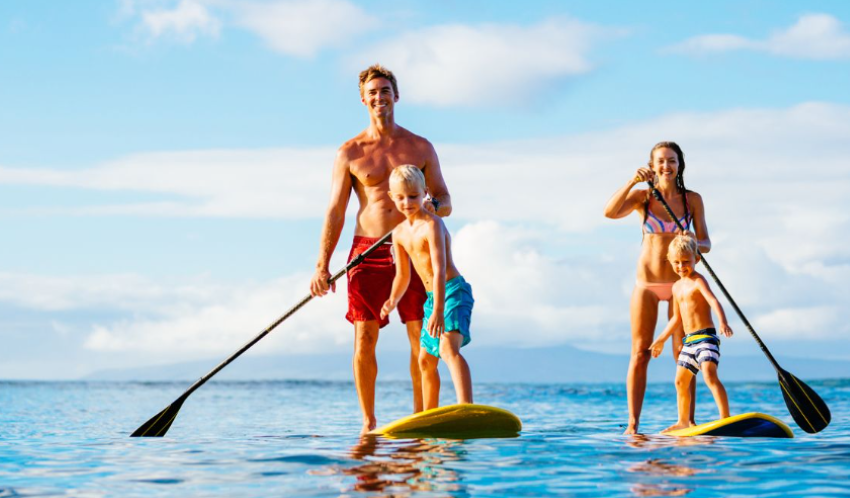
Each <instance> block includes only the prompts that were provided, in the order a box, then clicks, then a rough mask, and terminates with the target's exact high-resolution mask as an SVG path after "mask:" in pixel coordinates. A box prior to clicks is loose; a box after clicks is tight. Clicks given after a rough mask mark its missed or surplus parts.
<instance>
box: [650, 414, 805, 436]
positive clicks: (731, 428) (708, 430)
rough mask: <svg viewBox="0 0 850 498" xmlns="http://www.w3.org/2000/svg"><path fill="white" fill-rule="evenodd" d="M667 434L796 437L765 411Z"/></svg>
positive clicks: (667, 434)
mask: <svg viewBox="0 0 850 498" xmlns="http://www.w3.org/2000/svg"><path fill="white" fill-rule="evenodd" d="M664 435H665V436H678V437H686V436H725V437H785V438H788V437H794V433H793V432H791V428H790V427H788V426H787V425H785V423H784V422H782V421H781V420H779V419H777V418H775V417H771V416H770V415H765V414H764V413H755V412H752V413H744V414H741V415H735V416H733V417H727V418H721V419H720V420H715V421H714V422H707V423H705V424H700V425H696V426H694V427H688V428H687V429H678V430H675V431H671V432H665V433H664Z"/></svg>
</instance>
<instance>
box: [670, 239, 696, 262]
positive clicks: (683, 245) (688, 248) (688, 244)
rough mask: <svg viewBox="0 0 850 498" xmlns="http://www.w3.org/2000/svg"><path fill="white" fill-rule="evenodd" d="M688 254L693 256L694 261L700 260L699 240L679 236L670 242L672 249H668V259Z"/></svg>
mask: <svg viewBox="0 0 850 498" xmlns="http://www.w3.org/2000/svg"><path fill="white" fill-rule="evenodd" d="M680 254H686V255H690V256H693V257H694V259H699V244H697V239H695V238H693V237H692V236H690V235H677V236H676V238H675V239H673V240H672V241H670V247H669V248H668V249H667V259H673V258H674V257H676V256H678V255H680Z"/></svg>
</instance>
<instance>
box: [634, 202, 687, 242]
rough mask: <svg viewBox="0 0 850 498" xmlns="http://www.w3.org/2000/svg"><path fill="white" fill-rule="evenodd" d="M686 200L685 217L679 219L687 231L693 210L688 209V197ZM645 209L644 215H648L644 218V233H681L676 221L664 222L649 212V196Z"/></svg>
mask: <svg viewBox="0 0 850 498" xmlns="http://www.w3.org/2000/svg"><path fill="white" fill-rule="evenodd" d="M684 199H685V215H684V216H682V217H681V218H679V223H681V224H682V226H683V227H685V230H689V229H690V228H691V221H693V219H692V218H691V210H690V209H689V208H688V196H687V195H685V196H684ZM643 207H644V213H646V214H645V215H644V218H643V233H645V234H647V233H676V232H677V231H679V226H678V225H676V222H675V221H672V220H671V221H664V220H662V219H661V218H659V217H658V216H655V215H654V214H653V213H652V211H650V210H649V196H647V199H646V202H645V203H644V205H643Z"/></svg>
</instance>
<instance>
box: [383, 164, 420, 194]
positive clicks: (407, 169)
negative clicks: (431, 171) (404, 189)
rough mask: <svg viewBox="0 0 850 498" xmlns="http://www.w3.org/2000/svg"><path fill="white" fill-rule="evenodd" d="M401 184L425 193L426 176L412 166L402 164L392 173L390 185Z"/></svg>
mask: <svg viewBox="0 0 850 498" xmlns="http://www.w3.org/2000/svg"><path fill="white" fill-rule="evenodd" d="M399 182H401V183H402V184H404V185H407V186H416V187H419V188H420V189H421V190H422V191H423V192H425V190H426V189H425V175H424V174H423V173H422V170H421V169H419V168H417V167H416V166H414V165H412V164H402V165H401V166H398V167H396V168H395V169H393V171H392V173H390V184H393V183H399Z"/></svg>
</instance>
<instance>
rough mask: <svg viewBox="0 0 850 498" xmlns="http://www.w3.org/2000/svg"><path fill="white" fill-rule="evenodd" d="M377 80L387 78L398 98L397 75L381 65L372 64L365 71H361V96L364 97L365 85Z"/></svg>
mask: <svg viewBox="0 0 850 498" xmlns="http://www.w3.org/2000/svg"><path fill="white" fill-rule="evenodd" d="M375 78H386V79H388V80H389V82H390V85H392V87H393V93H394V94H395V96H396V97H398V83H397V82H396V80H395V75H394V74H393V72H392V71H390V70H389V69H387V68H385V67H384V66H382V65H380V64H372V65H371V66H369V67H367V68H366V69H364V70H363V71H360V96H361V97H362V96H363V85H365V84H366V83H369V82H370V81H372V80H373V79H375Z"/></svg>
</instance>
